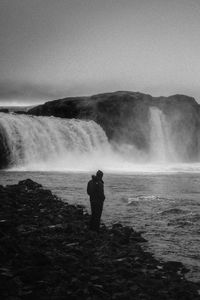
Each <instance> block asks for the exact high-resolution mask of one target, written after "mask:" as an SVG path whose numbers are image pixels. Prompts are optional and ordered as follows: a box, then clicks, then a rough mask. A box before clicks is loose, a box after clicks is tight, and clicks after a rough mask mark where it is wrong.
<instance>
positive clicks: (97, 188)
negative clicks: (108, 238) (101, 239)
mask: <svg viewBox="0 0 200 300" xmlns="http://www.w3.org/2000/svg"><path fill="white" fill-rule="evenodd" d="M102 178H103V172H102V171H100V170H98V171H97V173H96V176H95V175H92V179H91V180H90V181H89V182H88V185H87V193H88V195H89V196H90V205H91V219H90V229H91V230H93V231H97V232H98V231H99V227H100V220H101V214H102V211H103V203H104V200H105V195H104V182H103V180H102Z"/></svg>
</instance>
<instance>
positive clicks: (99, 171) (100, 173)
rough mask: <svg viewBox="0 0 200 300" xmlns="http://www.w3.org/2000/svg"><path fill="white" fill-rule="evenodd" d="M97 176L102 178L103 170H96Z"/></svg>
mask: <svg viewBox="0 0 200 300" xmlns="http://www.w3.org/2000/svg"><path fill="white" fill-rule="evenodd" d="M96 176H97V178H99V179H102V178H103V172H102V171H101V170H98V171H97V173H96Z"/></svg>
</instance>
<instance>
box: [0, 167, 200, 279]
mask: <svg viewBox="0 0 200 300" xmlns="http://www.w3.org/2000/svg"><path fill="white" fill-rule="evenodd" d="M91 175H92V173H88V172H79V173H78V172H27V171H20V172H19V171H1V172H0V184H1V185H7V184H16V183H17V182H18V181H19V180H23V179H26V178H31V179H32V180H34V181H37V182H39V183H41V184H42V185H43V186H44V187H46V188H48V189H51V190H52V191H53V193H55V194H56V195H58V196H59V197H61V198H62V199H63V201H67V202H69V203H73V204H82V205H84V206H86V208H87V209H88V211H89V209H90V208H89V200H88V196H87V194H86V185H87V181H88V180H89V179H90V176H91ZM104 180H105V194H106V200H105V205H104V211H103V216H102V219H103V221H104V222H105V223H106V224H108V225H110V224H112V223H113V222H121V223H122V224H124V225H130V226H132V227H133V228H134V229H136V230H139V231H142V232H143V236H144V237H145V238H146V239H147V240H148V243H147V245H145V246H144V247H145V248H147V249H148V250H150V251H151V252H153V253H154V254H155V256H156V257H158V258H160V259H163V260H175V261H180V262H182V263H183V264H184V265H186V266H187V267H189V269H190V272H189V274H188V275H187V276H188V278H189V279H190V280H194V281H200V252H199V249H200V173H192V172H191V173H189V172H169V173H164V172H163V173H152V172H149V173H140V172H138V173H135V174H134V173H132V174H128V173H121V174H120V173H118V174H117V173H115V174H114V173H108V172H105V175H104Z"/></svg>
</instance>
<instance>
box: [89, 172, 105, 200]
mask: <svg viewBox="0 0 200 300" xmlns="http://www.w3.org/2000/svg"><path fill="white" fill-rule="evenodd" d="M87 193H88V195H89V196H90V200H91V201H95V200H97V201H99V200H100V201H104V199H105V195H104V182H103V180H101V179H98V178H97V177H96V176H94V175H92V179H91V180H90V181H89V182H88V185H87Z"/></svg>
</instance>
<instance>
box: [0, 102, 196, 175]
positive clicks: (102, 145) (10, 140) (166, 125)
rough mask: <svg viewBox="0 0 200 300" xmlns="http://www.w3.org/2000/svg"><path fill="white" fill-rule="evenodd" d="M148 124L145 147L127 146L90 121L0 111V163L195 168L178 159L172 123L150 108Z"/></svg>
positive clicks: (52, 167) (43, 167)
mask: <svg viewBox="0 0 200 300" xmlns="http://www.w3.org/2000/svg"><path fill="white" fill-rule="evenodd" d="M149 128H150V130H149V146H150V147H149V148H148V149H145V148H143V149H138V148H137V146H136V145H134V140H133V141H132V144H130V145H127V144H123V143H121V142H120V141H118V142H117V141H115V142H114V143H113V144H112V141H111V142H109V141H108V138H107V136H106V134H105V132H104V131H103V129H102V128H101V127H100V126H99V125H98V124H97V123H95V122H94V121H84V120H75V119H62V118H55V117H36V116H29V115H19V114H5V113H0V168H4V169H5V168H9V169H12V170H13V169H15V170H27V171H33V170H34V171H93V170H96V169H99V168H101V169H103V170H107V171H114V172H166V171H170V172H171V171H173V170H174V171H177V170H184V171H187V170H191V168H192V170H193V171H194V169H195V170H197V171H198V170H199V169H200V165H199V164H197V163H196V164H195V166H194V164H193V165H189V164H187V165H186V164H180V163H179V162H180V160H179V161H178V159H177V156H178V155H177V153H176V149H177V148H176V147H175V146H176V140H175V138H174V137H176V135H174V133H173V130H172V128H173V124H170V122H169V120H167V119H166V117H165V115H164V113H163V112H162V111H161V110H160V109H158V108H156V107H151V108H150V110H149ZM133 130H137V128H135V127H134V128H133ZM173 135H174V137H173ZM181 146H182V144H181ZM183 146H184V145H183ZM179 156H180V154H179ZM182 162H184V160H182Z"/></svg>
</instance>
